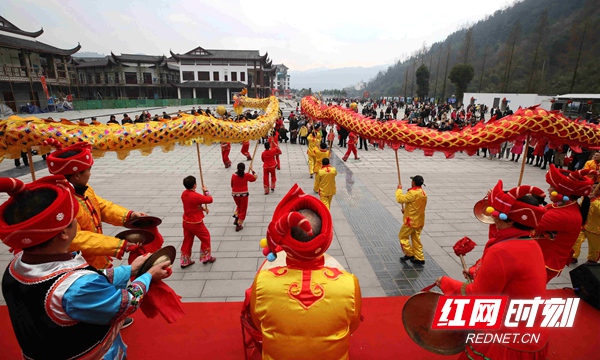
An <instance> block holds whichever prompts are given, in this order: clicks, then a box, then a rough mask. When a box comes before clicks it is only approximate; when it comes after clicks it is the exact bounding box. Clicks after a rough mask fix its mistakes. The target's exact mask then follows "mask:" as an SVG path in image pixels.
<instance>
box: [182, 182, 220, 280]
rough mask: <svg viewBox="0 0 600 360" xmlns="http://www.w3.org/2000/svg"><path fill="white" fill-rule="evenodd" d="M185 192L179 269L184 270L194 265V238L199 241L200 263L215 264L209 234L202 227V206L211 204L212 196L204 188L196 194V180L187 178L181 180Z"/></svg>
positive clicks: (204, 227)
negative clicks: (200, 192)
mask: <svg viewBox="0 0 600 360" xmlns="http://www.w3.org/2000/svg"><path fill="white" fill-rule="evenodd" d="M183 186H184V187H185V190H183V193H181V202H183V243H182V244H181V268H182V269H183V268H186V267H188V266H190V265H193V264H194V263H195V261H194V260H192V259H191V257H192V247H193V246H194V237H198V239H200V262H201V263H203V264H205V265H206V264H208V263H212V262H215V260H216V258H215V257H213V256H212V255H211V249H210V232H209V231H208V229H207V228H206V225H204V209H203V208H202V205H204V204H211V203H212V202H213V198H212V196H210V193H209V192H208V189H207V188H206V187H204V186H203V187H202V194H198V193H197V192H196V187H197V186H198V185H197V183H196V178H195V177H193V176H191V175H190V176H187V177H186V178H185V179H183Z"/></svg>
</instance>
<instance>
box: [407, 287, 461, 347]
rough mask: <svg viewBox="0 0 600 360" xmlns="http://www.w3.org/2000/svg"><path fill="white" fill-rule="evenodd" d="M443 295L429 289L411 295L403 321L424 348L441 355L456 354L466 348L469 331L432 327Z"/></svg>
mask: <svg viewBox="0 0 600 360" xmlns="http://www.w3.org/2000/svg"><path fill="white" fill-rule="evenodd" d="M442 295H443V294H442V293H439V292H434V291H429V292H419V293H416V294H415V295H413V296H411V297H410V298H409V299H408V300H407V301H406V304H404V308H402V323H403V324H404V329H405V330H406V332H407V333H408V336H410V338H411V339H412V340H413V341H414V342H415V343H416V344H417V345H419V346H420V347H422V348H423V349H425V350H427V351H430V352H432V353H435V354H440V355H455V354H458V353H460V352H462V351H464V350H465V346H466V340H467V332H465V331H456V330H433V329H432V328H431V325H432V324H433V316H434V315H435V309H436V307H437V304H438V300H439V299H440V297H441V296H442Z"/></svg>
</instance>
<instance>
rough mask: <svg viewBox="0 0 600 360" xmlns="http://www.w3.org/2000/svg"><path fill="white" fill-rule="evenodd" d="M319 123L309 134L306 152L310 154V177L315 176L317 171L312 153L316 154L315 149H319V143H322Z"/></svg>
mask: <svg viewBox="0 0 600 360" xmlns="http://www.w3.org/2000/svg"><path fill="white" fill-rule="evenodd" d="M319 127H320V125H319V124H315V127H314V129H313V131H311V133H310V135H308V138H307V140H308V150H307V151H306V154H307V155H308V173H309V174H310V178H311V179H312V178H313V174H314V173H315V157H314V156H311V153H312V154H314V152H315V151H317V150H318V149H319V144H320V143H321V136H322V135H321V132H320V131H319Z"/></svg>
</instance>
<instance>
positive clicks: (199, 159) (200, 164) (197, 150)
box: [196, 143, 208, 214]
mask: <svg viewBox="0 0 600 360" xmlns="http://www.w3.org/2000/svg"><path fill="white" fill-rule="evenodd" d="M196 153H198V167H199V168H200V183H201V184H202V187H203V188H204V175H202V159H201V158H200V145H198V143H196ZM204 210H205V211H206V213H207V214H208V204H204Z"/></svg>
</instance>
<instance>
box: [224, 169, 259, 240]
mask: <svg viewBox="0 0 600 360" xmlns="http://www.w3.org/2000/svg"><path fill="white" fill-rule="evenodd" d="M249 170H250V172H248V173H247V172H246V165H245V164H244V163H243V162H241V163H239V164H237V171H236V172H235V173H234V174H233V175H231V196H233V201H235V213H234V214H233V217H234V218H235V221H234V222H233V223H234V224H235V231H240V230H242V229H243V228H244V220H246V211H247V210H248V196H249V195H250V193H249V192H248V182H255V181H256V179H257V178H258V175H256V173H255V172H254V170H252V168H250V169H249Z"/></svg>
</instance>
